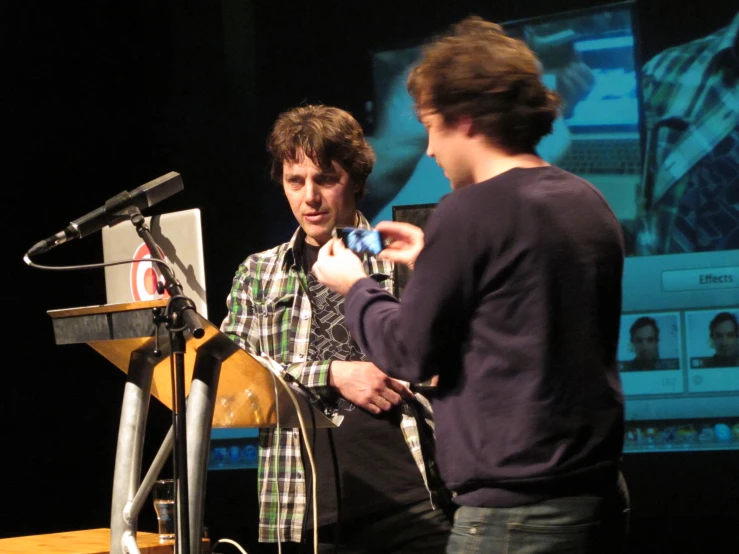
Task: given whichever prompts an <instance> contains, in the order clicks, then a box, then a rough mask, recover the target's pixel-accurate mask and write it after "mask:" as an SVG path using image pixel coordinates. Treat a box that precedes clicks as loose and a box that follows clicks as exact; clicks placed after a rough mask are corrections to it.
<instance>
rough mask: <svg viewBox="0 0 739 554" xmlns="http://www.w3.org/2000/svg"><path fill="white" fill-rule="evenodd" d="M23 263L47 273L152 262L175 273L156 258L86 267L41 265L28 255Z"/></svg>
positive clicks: (170, 267)
mask: <svg viewBox="0 0 739 554" xmlns="http://www.w3.org/2000/svg"><path fill="white" fill-rule="evenodd" d="M23 261H24V262H26V265H28V266H29V267H32V268H34V269H45V270H47V271H80V270H83V269H98V268H101V267H110V266H114V265H123V264H133V263H139V262H151V263H157V264H162V265H166V266H167V267H169V269H170V270H171V271H172V272H173V273H174V268H173V267H172V266H171V265H170V264H169V263H167V262H165V261H164V260H158V259H156V258H151V259H149V258H146V259H131V260H117V261H114V262H101V263H97V264H84V265H41V264H37V263H34V262H32V261H31V259H30V258H29V257H28V255H27V254H26V255H25V256H24V257H23Z"/></svg>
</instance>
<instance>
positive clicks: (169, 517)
mask: <svg viewBox="0 0 739 554" xmlns="http://www.w3.org/2000/svg"><path fill="white" fill-rule="evenodd" d="M153 496H154V511H155V512H156V514H157V522H158V523H159V542H167V541H173V540H174V533H175V517H174V480H173V479H160V480H159V481H157V482H156V483H154V492H153Z"/></svg>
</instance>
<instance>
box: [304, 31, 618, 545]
mask: <svg viewBox="0 0 739 554" xmlns="http://www.w3.org/2000/svg"><path fill="white" fill-rule="evenodd" d="M408 90H409V92H410V94H411V96H412V97H413V99H414V102H415V106H416V111H417V114H418V117H419V119H420V120H421V122H422V123H423V124H424V126H425V127H426V130H427V132H428V146H427V151H426V153H427V155H428V156H430V157H432V158H434V159H435V160H436V162H437V163H438V164H439V166H441V168H442V169H443V170H444V173H445V175H446V176H447V178H448V179H449V181H450V183H451V187H452V193H451V194H449V195H448V196H447V197H446V198H444V199H443V200H442V201H441V202H440V203H439V205H438V207H437V208H436V210H435V211H434V213H433V214H432V215H431V217H430V219H429V221H428V222H427V223H426V227H425V228H424V231H421V230H420V229H418V228H415V227H413V226H411V225H408V224H400V223H397V222H396V223H393V222H384V223H381V224H378V225H377V228H378V229H379V230H380V231H381V232H382V233H384V234H385V236H386V237H389V238H390V239H392V240H393V242H391V244H390V246H389V247H388V248H387V249H386V250H385V251H384V252H383V253H381V254H380V258H381V259H388V260H392V261H394V262H396V263H404V264H406V265H408V266H409V267H412V268H413V269H414V271H413V274H412V276H411V277H410V280H409V281H408V283H407V285H406V288H405V289H404V292H403V298H402V301H398V300H397V299H395V298H394V297H392V296H391V295H390V294H388V293H387V292H386V291H383V290H382V289H381V288H380V287H378V286H377V284H376V283H374V282H373V281H372V280H371V279H367V278H366V275H365V272H364V271H363V269H362V267H361V264H360V261H359V259H358V258H357V257H356V256H355V255H354V254H353V253H352V252H351V251H349V250H348V249H346V248H345V247H343V246H342V245H341V244H340V243H339V242H336V241H329V242H328V243H327V244H326V245H325V246H324V247H323V248H322V249H321V251H320V252H319V256H318V261H317V263H316V265H315V266H314V267H313V271H314V273H315V274H316V276H317V277H318V279H319V280H320V281H322V282H323V283H324V284H326V285H327V286H328V287H329V288H331V289H333V290H335V291H337V292H339V293H341V294H344V295H346V304H345V310H346V318H347V323H348V326H349V329H350V331H351V332H352V335H353V336H354V337H355V338H356V339H357V342H358V343H359V344H360V345H361V347H362V349H363V351H364V352H366V353H367V355H368V357H369V359H370V360H371V361H373V362H374V363H376V364H378V365H379V366H380V367H383V368H384V370H385V371H387V373H388V374H389V375H392V376H393V377H396V378H400V379H407V380H408V379H409V380H411V381H421V380H423V379H427V378H429V377H431V376H436V375H438V392H437V395H436V398H435V400H434V414H435V421H436V438H437V452H438V459H439V467H440V469H441V472H442V476H443V478H444V480H445V482H446V483H447V485H448V486H449V487H450V488H451V489H452V491H453V493H454V494H455V496H454V502H455V504H457V505H458V506H459V508H458V510H457V512H456V514H455V518H454V525H453V528H452V534H451V536H450V542H449V544H448V546H447V552H450V553H462V552H485V553H501V554H502V553H504V552H506V553H508V552H527V553H544V552H546V553H552V552H570V553H599V554H602V553H609V552H620V551H622V549H623V545H624V540H625V536H626V521H627V516H628V499H627V495H626V489H625V484H624V482H623V478H622V476H621V472H620V459H621V454H622V446H623V435H624V401H623V393H622V389H621V383H620V378H619V373H618V369H617V364H616V352H617V344H618V335H619V325H620V315H621V276H622V270H623V263H624V241H623V236H622V233H621V228H620V225H619V223H618V221H617V219H616V217H615V216H614V214H613V212H612V211H611V209H610V208H609V206H608V204H607V203H606V201H605V199H604V198H603V196H602V195H601V194H600V193H599V192H598V190H597V189H596V188H595V187H594V186H593V185H591V184H590V183H588V182H586V181H585V180H583V179H581V178H579V177H577V176H575V175H572V174H570V173H568V172H566V171H564V170H562V169H559V168H557V167H554V166H552V165H549V164H548V163H547V162H545V161H544V160H543V159H541V158H540V157H539V156H537V154H536V152H535V147H536V145H537V143H538V142H539V140H540V139H541V137H543V136H544V135H546V134H547V133H549V132H551V129H552V123H553V121H554V119H555V117H556V115H557V111H558V107H559V99H558V97H557V96H556V94H555V93H553V92H551V91H549V90H547V89H546V87H545V86H544V84H543V83H542V80H541V74H540V70H539V65H538V64H537V60H536V57H535V55H534V54H533V53H532V52H531V50H530V49H529V48H528V47H527V46H526V45H525V44H524V43H523V42H521V41H519V40H516V39H513V38H511V37H508V36H506V35H505V33H504V32H503V30H502V29H501V27H500V26H498V25H496V24H494V23H491V22H488V21H485V20H483V19H480V18H478V17H470V18H468V19H466V20H464V21H462V22H461V23H459V24H457V25H455V26H454V27H453V29H452V31H451V32H450V33H449V34H448V35H446V36H443V37H441V38H439V39H437V40H435V41H434V42H432V43H431V44H430V45H428V46H427V47H426V48H425V49H424V51H423V55H422V58H421V60H420V62H419V63H418V65H417V66H415V68H414V69H413V70H412V72H411V74H410V77H409V79H408ZM424 232H425V236H424Z"/></svg>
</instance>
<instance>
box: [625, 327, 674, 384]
mask: <svg viewBox="0 0 739 554" xmlns="http://www.w3.org/2000/svg"><path fill="white" fill-rule="evenodd" d="M617 359H618V369H619V370H620V371H667V370H676V369H677V370H679V369H680V314H678V313H671V314H653V315H652V314H645V315H638V316H637V315H628V316H623V317H622V318H621V336H620V337H619V344H618V358H617Z"/></svg>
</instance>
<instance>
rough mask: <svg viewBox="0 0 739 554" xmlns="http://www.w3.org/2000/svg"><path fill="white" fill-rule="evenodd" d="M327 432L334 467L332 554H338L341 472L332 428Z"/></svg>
mask: <svg viewBox="0 0 739 554" xmlns="http://www.w3.org/2000/svg"><path fill="white" fill-rule="evenodd" d="M326 432H327V433H328V448H329V450H330V452H331V464H332V466H333V469H334V485H335V487H334V490H335V491H336V526H335V527H334V554H339V544H340V542H341V474H340V472H339V460H338V457H337V456H336V445H335V444H334V434H333V432H332V429H326Z"/></svg>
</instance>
